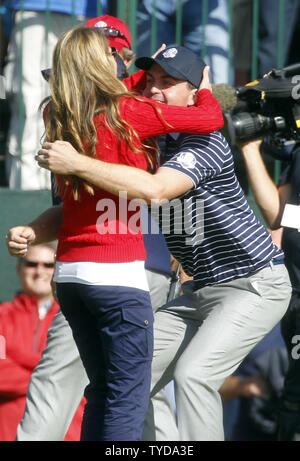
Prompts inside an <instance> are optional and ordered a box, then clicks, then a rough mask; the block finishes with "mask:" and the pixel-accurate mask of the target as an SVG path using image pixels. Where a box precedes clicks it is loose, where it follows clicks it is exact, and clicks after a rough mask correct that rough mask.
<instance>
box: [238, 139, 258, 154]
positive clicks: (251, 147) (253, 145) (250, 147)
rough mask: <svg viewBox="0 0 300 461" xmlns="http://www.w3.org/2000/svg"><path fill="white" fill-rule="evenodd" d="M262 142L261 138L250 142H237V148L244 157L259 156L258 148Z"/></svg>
mask: <svg viewBox="0 0 300 461" xmlns="http://www.w3.org/2000/svg"><path fill="white" fill-rule="evenodd" d="M262 142H263V138H258V139H252V140H250V141H244V142H243V141H241V140H240V141H237V143H236V145H237V147H238V148H239V149H240V150H241V151H242V153H243V154H245V155H248V154H249V155H251V154H252V155H254V154H260V148H261V145H262Z"/></svg>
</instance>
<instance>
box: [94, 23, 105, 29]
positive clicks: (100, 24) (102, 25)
mask: <svg viewBox="0 0 300 461" xmlns="http://www.w3.org/2000/svg"><path fill="white" fill-rule="evenodd" d="M94 27H100V28H102V27H107V24H106V22H104V21H98V22H96V24H95V25H94Z"/></svg>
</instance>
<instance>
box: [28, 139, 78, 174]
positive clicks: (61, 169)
mask: <svg viewBox="0 0 300 461" xmlns="http://www.w3.org/2000/svg"><path fill="white" fill-rule="evenodd" d="M83 157H84V156H83V155H81V154H79V153H78V152H77V150H75V149H74V147H73V146H72V145H71V144H70V143H69V142H67V141H54V142H44V144H43V146H42V149H40V150H39V151H38V153H37V155H36V156H35V159H36V160H37V162H38V164H39V166H40V167H42V168H45V169H47V170H50V171H52V172H53V173H56V174H61V175H73V174H76V171H77V166H79V165H81V163H82V161H83Z"/></svg>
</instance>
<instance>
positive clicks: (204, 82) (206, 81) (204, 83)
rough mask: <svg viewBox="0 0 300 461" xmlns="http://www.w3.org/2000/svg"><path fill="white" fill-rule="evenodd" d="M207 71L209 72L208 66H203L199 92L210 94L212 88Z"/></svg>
mask: <svg viewBox="0 0 300 461" xmlns="http://www.w3.org/2000/svg"><path fill="white" fill-rule="evenodd" d="M209 70H210V67H209V66H205V67H204V69H203V77H202V80H201V83H200V86H199V90H204V89H206V90H209V91H211V92H212V86H211V83H210V81H209Z"/></svg>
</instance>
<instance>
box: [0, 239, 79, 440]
mask: <svg viewBox="0 0 300 461" xmlns="http://www.w3.org/2000/svg"><path fill="white" fill-rule="evenodd" d="M54 252H55V245H53V244H51V243H49V244H48V243H47V244H46V243H44V244H41V245H35V246H31V247H30V249H29V251H28V252H27V255H26V257H24V258H20V259H19V260H18V264H17V272H18V275H19V277H20V283H21V291H20V293H18V294H17V295H16V296H15V297H14V299H13V300H12V301H10V302H4V303H1V304H0V441H13V440H15V437H16V433H17V426H18V424H19V422H20V420H21V418H22V416H23V413H24V409H25V404H26V392H27V388H28V385H29V381H30V377H31V373H32V371H33V370H34V368H35V367H36V365H37V363H38V362H39V360H40V358H41V354H42V351H43V350H44V348H45V345H46V341H47V332H48V328H49V326H50V324H51V322H52V320H53V318H54V316H55V315H56V313H57V312H58V310H59V305H58V304H57V302H56V301H55V300H54V299H53V295H52V289H51V283H50V282H51V279H52V276H53V271H54ZM84 405H85V399H82V401H81V403H80V405H79V406H78V409H77V411H76V413H75V415H74V417H73V419H72V421H71V424H70V426H69V428H68V431H67V433H66V435H65V438H64V440H65V441H78V440H79V439H80V431H81V424H82V417H83V410H84Z"/></svg>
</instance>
